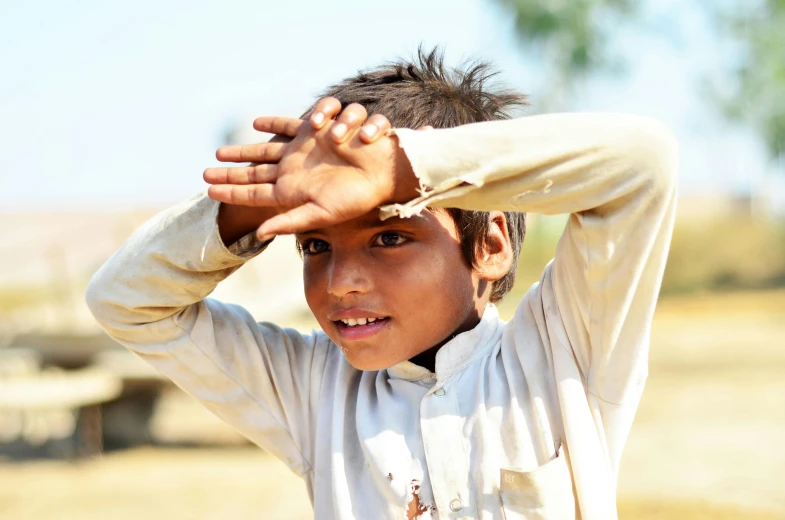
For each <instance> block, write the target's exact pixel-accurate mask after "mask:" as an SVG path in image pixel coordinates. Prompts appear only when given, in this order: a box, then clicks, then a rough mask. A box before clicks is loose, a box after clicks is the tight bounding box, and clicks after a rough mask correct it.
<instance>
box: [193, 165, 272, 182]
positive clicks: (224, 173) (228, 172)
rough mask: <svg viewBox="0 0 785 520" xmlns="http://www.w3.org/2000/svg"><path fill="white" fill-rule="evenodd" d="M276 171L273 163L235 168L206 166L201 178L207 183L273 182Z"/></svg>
mask: <svg viewBox="0 0 785 520" xmlns="http://www.w3.org/2000/svg"><path fill="white" fill-rule="evenodd" d="M277 173H278V167H277V165H275V164H254V165H251V166H239V167H237V168H207V169H206V170H205V171H204V175H203V178H204V182H206V183H208V184H261V183H265V182H275V180H276V179H277Z"/></svg>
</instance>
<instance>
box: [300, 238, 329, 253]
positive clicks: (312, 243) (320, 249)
mask: <svg viewBox="0 0 785 520" xmlns="http://www.w3.org/2000/svg"><path fill="white" fill-rule="evenodd" d="M302 248H303V254H304V255H318V254H319V253H324V252H325V251H329V250H330V244H328V243H327V242H325V241H324V240H319V239H318V238H314V239H312V240H307V241H305V242H304V243H303V245H302Z"/></svg>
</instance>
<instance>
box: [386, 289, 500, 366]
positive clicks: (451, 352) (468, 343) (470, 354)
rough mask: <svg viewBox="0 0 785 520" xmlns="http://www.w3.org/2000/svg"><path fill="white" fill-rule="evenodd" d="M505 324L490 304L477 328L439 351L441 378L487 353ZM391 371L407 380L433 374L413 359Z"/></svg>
mask: <svg viewBox="0 0 785 520" xmlns="http://www.w3.org/2000/svg"><path fill="white" fill-rule="evenodd" d="M503 325H504V323H503V322H502V320H500V319H499V311H498V310H497V309H496V306H495V305H493V304H492V303H489V304H488V306H487V307H485V312H483V315H482V319H480V323H478V324H477V326H476V327H474V328H473V329H471V330H467V331H466V332H462V333H461V334H458V335H457V336H455V337H454V338H453V339H451V340H450V341H448V342H447V343H445V344H444V345H443V346H442V347H441V348H440V349H439V351H438V352H437V353H436V377H437V379H438V380H439V381H444V380H445V379H447V378H448V377H450V376H451V375H453V374H455V373H457V372H460V371H461V370H463V369H464V368H466V367H467V366H469V365H471V364H472V363H474V362H475V361H476V360H478V359H480V358H482V357H484V356H485V355H487V354H488V352H490V350H491V349H492V348H493V346H494V345H496V343H498V341H499V339H500V338H501V334H502V326H503ZM387 373H388V374H389V376H390V377H391V378H393V379H405V380H407V381H417V380H420V379H424V378H426V377H430V376H431V375H432V374H431V371H430V370H428V369H427V368H425V367H421V366H419V365H416V364H414V363H412V362H411V361H401V362H400V363H398V364H397V365H393V366H392V367H390V368H388V369H387Z"/></svg>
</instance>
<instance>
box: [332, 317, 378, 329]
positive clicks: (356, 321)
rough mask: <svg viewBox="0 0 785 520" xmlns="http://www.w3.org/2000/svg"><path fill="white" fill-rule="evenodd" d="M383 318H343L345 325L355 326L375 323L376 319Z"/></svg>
mask: <svg viewBox="0 0 785 520" xmlns="http://www.w3.org/2000/svg"><path fill="white" fill-rule="evenodd" d="M380 319H381V318H357V319H354V318H349V319H346V320H341V321H342V322H343V324H344V325H346V326H347V327H355V326H357V325H367V324H368V323H373V322H374V321H376V320H380Z"/></svg>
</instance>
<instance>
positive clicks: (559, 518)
mask: <svg viewBox="0 0 785 520" xmlns="http://www.w3.org/2000/svg"><path fill="white" fill-rule="evenodd" d="M500 491H501V501H502V509H503V511H504V518H505V520H545V519H547V520H575V518H576V514H575V496H574V495H573V491H572V477H571V475H570V469H569V467H568V466H567V460H566V458H565V456H564V452H563V448H560V449H559V452H558V453H557V454H556V458H554V459H553V460H550V461H548V462H546V463H545V464H544V465H542V466H540V467H539V468H537V469H535V470H534V471H520V470H517V469H515V468H502V469H501V479H500Z"/></svg>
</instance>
